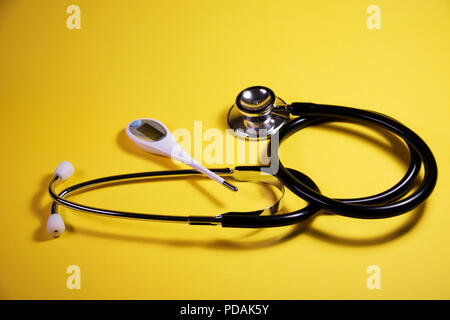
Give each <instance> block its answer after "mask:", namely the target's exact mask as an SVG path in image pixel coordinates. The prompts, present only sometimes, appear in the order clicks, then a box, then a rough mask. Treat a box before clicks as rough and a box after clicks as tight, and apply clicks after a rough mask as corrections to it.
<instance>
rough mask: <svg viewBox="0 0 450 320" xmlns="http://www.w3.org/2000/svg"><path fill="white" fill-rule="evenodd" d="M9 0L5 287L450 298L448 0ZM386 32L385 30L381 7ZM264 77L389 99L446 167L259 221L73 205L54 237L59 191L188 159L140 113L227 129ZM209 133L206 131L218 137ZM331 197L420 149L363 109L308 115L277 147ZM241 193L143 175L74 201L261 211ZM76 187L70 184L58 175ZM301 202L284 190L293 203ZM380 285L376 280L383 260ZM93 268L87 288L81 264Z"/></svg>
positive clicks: (391, 171)
mask: <svg viewBox="0 0 450 320" xmlns="http://www.w3.org/2000/svg"><path fill="white" fill-rule="evenodd" d="M73 3H74V2H72V1H56V0H55V1H6V0H2V1H0V99H1V104H0V108H1V109H0V110H1V113H0V130H1V132H0V141H1V150H2V156H1V158H0V164H1V168H0V178H1V184H0V206H1V207H0V209H1V210H0V219H1V221H0V237H1V238H0V243H1V244H0V297H1V298H7V299H15V298H20V299H22V298H23V299H37V298H44V299H47V298H58V299H59V298H63V299H91V298H101V299H103V298H106V299H121V298H127V299H341V298H342V299H394V298H396V299H416V298H425V299H431V298H437V299H443V298H445V299H448V298H450V274H449V266H450V256H449V239H450V236H449V230H450V197H449V191H450V184H449V179H450V172H449V166H448V164H449V161H450V151H449V142H450V139H449V120H450V106H449V103H450V93H449V85H450V83H449V74H450V65H449V61H450V59H449V58H450V57H449V49H450V45H449V39H450V3H449V1H445V0H442V1H437V0H434V1H381V0H376V1H375V0H374V1H331V0H329V1H298V0H293V1H287V0H277V1H261V0H255V1H240V0H231V1H198V0H195V1H175V0H167V1H87V0H77V1H76V2H75V4H77V5H78V6H79V7H80V8H81V29H80V30H69V29H67V27H66V19H67V18H68V16H69V14H67V13H66V8H67V7H68V6H69V5H71V4H73ZM372 4H375V5H378V6H379V7H380V9H381V29H380V30H369V29H368V28H367V26H366V20H367V18H368V17H369V14H367V13H366V9H367V7H368V6H369V5H372ZM257 84H260V85H266V86H269V87H271V88H273V89H274V91H275V92H276V93H277V94H278V95H279V96H280V97H282V98H284V99H285V100H287V101H288V102H293V101H313V102H318V103H329V104H340V105H350V106H355V107H363V108H367V109H373V110H376V111H379V112H382V113H385V114H388V115H390V116H392V117H394V118H396V119H399V120H400V121H401V122H403V123H404V124H406V125H408V126H410V127H411V128H412V129H413V130H414V131H416V132H417V133H418V134H419V135H421V136H422V137H423V138H424V140H425V141H426V142H427V143H428V144H429V146H430V147H431V149H432V150H433V152H434V154H435V156H436V159H437V162H438V167H439V179H438V183H437V187H436V189H435V191H434V193H433V194H432V196H431V197H430V198H429V200H428V201H427V202H426V205H425V206H422V207H420V208H419V209H416V210H414V211H413V212H410V213H408V214H405V215H402V216H400V217H396V218H392V219H387V220H377V221H364V220H355V219H350V218H345V217H340V216H332V215H319V216H317V217H316V218H315V219H312V220H311V221H309V222H308V223H305V224H302V225H298V226H290V227H283V228H275V229H264V230H248V229H225V228H220V227H201V226H186V225H176V224H165V223H150V222H140V221H128V220H126V221H124V220H119V219H108V218H104V217H99V216H91V215H86V214H80V213H76V212H73V211H71V210H67V209H61V210H60V213H61V215H62V216H63V217H64V218H65V221H66V225H67V229H68V230H67V231H66V233H65V234H64V235H63V236H62V237H61V238H59V239H57V240H53V239H50V237H49V236H48V235H47V234H46V231H45V224H46V220H47V217H48V214H49V212H50V204H51V201H50V198H49V196H48V194H47V191H46V188H47V184H48V182H49V180H50V177H51V174H52V172H53V170H54V168H55V167H56V166H57V164H58V163H59V162H60V161H62V160H68V161H71V162H72V163H73V164H74V166H75V169H76V173H75V174H74V176H73V177H72V178H71V179H70V180H69V181H67V182H65V183H64V185H65V186H68V185H70V184H72V183H76V182H80V181H83V180H86V179H91V178H96V177H101V176H105V175H111V174H119V173H125V172H137V171H151V170H163V169H174V168H177V167H180V166H177V165H175V164H174V163H172V162H171V161H170V160H168V159H164V158H159V157H155V156H152V155H149V154H146V153H144V152H142V151H140V150H138V149H137V147H135V146H134V145H132V143H131V142H130V141H129V140H128V138H127V137H126V136H125V135H124V132H123V128H124V127H125V126H126V124H127V123H128V122H129V121H131V120H133V119H136V118H139V117H152V118H156V119H159V120H161V121H163V122H164V123H166V124H167V125H168V126H169V128H172V129H175V128H185V129H188V130H189V131H191V132H193V124H194V121H195V120H202V121H203V122H202V125H203V130H204V131H205V130H206V129H209V128H218V129H220V130H221V131H222V132H225V129H226V128H227V125H226V121H225V115H226V112H227V110H228V108H229V106H230V105H231V104H232V102H233V101H234V98H235V96H236V94H237V93H238V92H239V91H240V90H241V89H243V88H245V87H247V86H251V85H257ZM207 145H208V142H206V141H204V142H203V148H205V147H206V146H207ZM280 155H281V157H282V158H283V161H284V164H285V165H287V166H290V167H294V168H297V169H299V170H302V171H303V172H305V173H307V174H308V175H310V176H311V177H312V178H313V179H314V180H315V181H316V182H317V184H318V185H319V186H320V188H321V190H322V191H323V192H324V193H325V194H327V195H330V196H339V197H344V196H345V197H353V196H361V195H369V194H373V193H376V192H380V191H382V190H384V189H386V188H388V187H389V186H391V185H393V184H394V183H395V182H396V181H398V179H400V177H401V176H402V173H403V172H404V171H405V170H406V167H407V161H408V155H407V152H406V151H405V149H404V146H403V145H402V144H401V143H399V142H398V140H396V139H393V138H392V137H390V136H389V135H387V136H386V135H385V134H383V133H379V132H377V131H374V130H371V129H364V128H361V127H360V126H356V125H342V124H336V125H334V124H333V125H327V126H320V127H315V128H308V129H305V130H304V131H302V132H301V133H299V134H297V135H295V136H293V137H291V139H290V140H289V141H287V142H286V143H284V144H283V145H282V147H281V150H280ZM214 166H216V167H223V165H219V164H217V165H214ZM239 187H240V191H239V192H238V193H236V194H232V193H231V192H229V191H227V190H225V189H224V188H223V187H220V186H217V185H216V184H215V183H214V182H211V181H206V180H204V179H197V180H185V181H176V182H167V181H164V182H161V183H151V182H150V183H139V184H134V185H127V186H118V187H112V188H105V189H100V190H97V191H95V192H93V193H86V194H79V195H76V196H74V197H73V198H72V199H74V200H77V201H80V202H81V201H82V202H85V203H89V204H92V205H97V206H101V207H107V208H118V209H123V210H126V209H129V210H139V211H144V212H156V213H180V214H183V213H186V214H192V213H194V214H195V213H204V214H208V213H209V214H211V213H212V214H218V213H221V212H224V211H226V210H230V209H235V210H237V209H243V208H249V209H250V208H255V207H259V206H261V204H262V203H265V202H267V200H268V199H267V198H268V197H267V196H266V195H267V193H264V190H263V189H262V188H260V187H258V186H255V185H247V184H239ZM58 190H60V188H58ZM303 205H304V202H303V201H302V200H300V199H298V198H296V197H294V196H293V195H292V194H291V193H288V194H287V195H286V205H285V207H284V211H288V210H289V209H296V208H299V207H301V206H303ZM373 264H375V265H378V266H379V267H380V268H381V289H380V290H369V289H368V288H367V287H366V280H367V277H368V276H369V274H367V273H366V268H367V267H368V266H369V265H373ZM69 265H78V266H79V267H80V268H81V289H80V290H69V289H67V288H66V279H67V277H68V274H66V268H67V267H68V266H69Z"/></svg>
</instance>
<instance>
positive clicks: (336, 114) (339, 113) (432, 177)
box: [269, 103, 437, 219]
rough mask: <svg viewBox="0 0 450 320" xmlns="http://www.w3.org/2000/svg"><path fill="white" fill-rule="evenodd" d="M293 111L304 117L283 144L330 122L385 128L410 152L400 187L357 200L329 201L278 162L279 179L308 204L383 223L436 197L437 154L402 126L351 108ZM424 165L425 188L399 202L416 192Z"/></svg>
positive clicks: (309, 106)
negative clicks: (408, 193) (416, 181)
mask: <svg viewBox="0 0 450 320" xmlns="http://www.w3.org/2000/svg"><path fill="white" fill-rule="evenodd" d="M289 109H290V111H291V114H292V115H297V116H300V118H296V119H294V120H293V121H291V122H290V123H289V124H288V125H287V126H286V127H284V128H283V129H282V130H281V131H280V137H279V140H280V143H281V141H282V140H283V139H285V138H287V137H289V136H290V135H291V134H293V133H294V132H296V131H298V130H300V129H302V128H304V127H306V126H308V125H312V124H319V123H323V122H329V121H344V122H356V123H363V124H364V123H365V124H372V125H376V126H379V127H382V128H384V129H386V130H388V131H390V132H392V133H394V134H395V135H397V136H399V137H400V138H402V139H403V140H404V141H405V142H406V144H407V145H408V147H409V149H410V156H411V159H410V166H409V168H408V171H407V173H406V174H405V176H404V177H403V178H402V180H400V182H399V183H397V184H396V185H395V186H394V187H392V188H390V189H389V190H387V191H385V192H382V193H380V194H378V195H375V196H371V197H365V198H357V199H332V198H328V197H326V196H325V195H322V194H321V193H320V192H318V191H317V190H314V189H313V188H311V187H309V186H308V185H307V184H305V183H304V182H302V181H301V180H299V179H297V178H296V177H295V176H294V175H292V174H291V173H290V172H289V170H287V169H286V168H285V167H284V166H283V164H282V163H281V161H280V160H278V161H279V168H278V172H277V173H276V175H277V177H278V178H279V179H280V180H281V181H282V182H283V183H284V184H285V186H286V187H287V188H288V189H289V190H291V191H292V192H293V193H295V194H296V195H297V196H299V197H301V198H302V199H304V200H306V201H307V202H309V203H312V204H315V205H317V206H318V207H320V208H321V209H324V210H326V211H328V212H331V213H335V214H338V215H342V216H347V217H352V218H363V219H380V218H389V217H393V216H397V215H400V214H403V213H405V212H408V211H411V210H412V209H414V208H416V207H417V206H418V205H420V204H421V203H422V202H423V201H425V200H426V199H427V198H428V196H429V195H430V194H431V193H432V191H433V189H434V187H435V185H436V180H437V165H436V160H435V158H434V156H433V153H432V152H431V150H430V148H429V147H428V146H427V144H426V143H425V142H424V141H423V140H422V139H421V138H420V137H419V136H418V135H417V134H416V133H414V132H413V131H412V130H411V129H409V128H408V127H406V126H404V125H403V124H401V123H400V122H398V121H396V120H394V119H392V118H390V117H388V116H385V115H383V114H380V113H375V112H372V111H367V110H362V109H356V108H351V107H341V106H333V105H322V104H313V103H292V104H291V105H289ZM269 148H270V145H269ZM269 150H270V149H269ZM277 152H278V151H277ZM422 162H423V165H424V177H423V180H422V182H421V184H420V185H419V186H418V187H417V189H416V190H415V191H414V192H413V193H411V194H410V195H408V196H407V197H405V198H403V199H401V200H398V198H401V197H402V196H403V195H405V194H406V193H407V192H409V191H410V190H411V189H412V187H413V183H414V180H415V178H416V177H417V175H418V173H419V170H420V165H421V163H422Z"/></svg>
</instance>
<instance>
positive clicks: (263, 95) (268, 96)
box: [228, 86, 289, 139]
mask: <svg viewBox="0 0 450 320" xmlns="http://www.w3.org/2000/svg"><path fill="white" fill-rule="evenodd" d="M285 107H286V103H285V102H284V101H283V100H282V99H281V98H279V97H277V96H275V93H274V92H273V91H272V90H270V89H269V88H266V87H263V86H255V87H250V88H247V89H245V90H243V91H241V92H240V93H239V95H238V96H237V98H236V102H235V103H234V104H233V106H232V107H231V108H230V111H229V112H228V125H229V126H230V128H231V129H233V130H234V132H235V133H236V134H237V135H239V136H241V137H245V138H248V139H263V138H266V137H268V136H271V135H274V134H275V133H277V132H278V130H280V128H281V127H283V126H284V125H285V124H286V123H287V122H288V121H289V112H288V111H287V110H286V108H285Z"/></svg>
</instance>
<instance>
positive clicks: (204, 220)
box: [47, 162, 320, 237]
mask: <svg viewBox="0 0 450 320" xmlns="http://www.w3.org/2000/svg"><path fill="white" fill-rule="evenodd" d="M263 168H264V167H261V166H237V167H235V168H233V169H231V168H222V169H211V170H212V171H213V172H214V173H216V174H218V175H221V176H226V177H230V178H233V179H235V180H238V181H253V182H261V183H264V184H268V185H272V186H274V187H276V188H277V189H279V191H281V196H280V197H279V199H278V200H277V201H276V202H275V203H273V204H272V205H270V206H269V207H266V208H263V209H258V210H254V211H244V212H226V213H222V214H219V215H215V216H193V215H183V216H179V215H166V214H148V213H137V212H126V211H117V210H111V209H102V208H95V207H91V206H87V205H83V204H80V203H76V202H73V201H70V200H67V199H66V197H68V196H69V195H70V194H71V193H73V192H78V191H80V190H81V191H83V190H85V191H86V190H88V189H89V188H93V187H94V188H95V187H102V186H107V185H109V184H111V183H117V182H121V183H124V182H134V181H136V180H140V179H157V178H166V179H167V178H176V177H187V176H200V175H201V174H200V173H199V172H198V171H195V170H171V171H153V172H138V173H128V174H121V175H114V176H108V177H103V178H98V179H93V180H88V181H84V182H81V183H78V184H75V185H72V186H70V187H67V188H65V189H64V190H62V191H60V192H59V193H57V192H56V190H55V186H56V184H57V183H58V182H59V181H64V180H66V179H67V178H68V177H69V176H71V175H72V173H73V170H74V169H73V166H72V165H71V164H70V163H67V162H62V163H61V164H60V166H58V168H57V170H56V172H55V176H54V177H53V179H52V181H51V182H50V185H49V188H48V190H49V194H50V196H51V198H52V199H53V201H54V202H53V205H52V209H51V215H50V217H49V223H48V225H47V231H48V232H49V233H50V234H51V235H52V236H54V237H59V236H60V235H61V234H62V233H63V232H64V230H65V226H64V222H63V220H62V217H61V216H60V215H59V214H58V206H59V205H61V206H64V207H67V208H69V209H73V210H77V211H81V212H85V213H92V214H100V215H104V216H110V217H119V218H131V219H140V220H147V221H165V222H181V223H187V224H190V225H222V227H232V228H267V227H279V226H285V225H291V224H294V223H298V222H300V221H304V220H306V219H308V218H309V217H311V216H312V215H314V214H316V213H317V212H318V211H319V210H320V208H319V207H318V206H316V205H314V204H307V205H306V206H305V207H304V208H301V209H299V210H296V211H293V212H289V213H284V214H276V213H277V211H278V209H279V205H280V202H281V200H282V198H283V195H284V186H283V184H282V183H281V182H280V181H279V180H278V179H277V178H276V177H274V176H272V175H270V174H267V173H264V172H263V171H262V169H263ZM286 170H288V171H289V172H290V173H291V174H292V175H293V176H294V177H296V179H298V180H299V181H302V182H303V183H304V184H305V185H307V186H309V187H311V188H312V189H313V190H317V191H319V189H318V187H317V185H316V184H315V183H314V181H312V180H311V179H310V178H309V177H307V176H306V175H305V174H303V173H300V172H298V171H296V170H294V169H286ZM65 171H66V172H65Z"/></svg>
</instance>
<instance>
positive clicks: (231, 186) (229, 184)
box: [222, 181, 238, 191]
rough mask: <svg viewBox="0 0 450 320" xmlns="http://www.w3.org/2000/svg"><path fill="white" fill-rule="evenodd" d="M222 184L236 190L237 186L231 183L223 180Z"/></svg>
mask: <svg viewBox="0 0 450 320" xmlns="http://www.w3.org/2000/svg"><path fill="white" fill-rule="evenodd" d="M222 184H223V185H224V186H225V187H227V188H229V189H231V190H233V191H238V188H237V187H235V186H233V185H232V184H231V183H228V182H226V181H224V182H222Z"/></svg>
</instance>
